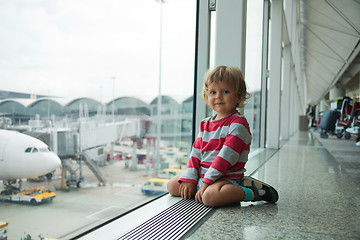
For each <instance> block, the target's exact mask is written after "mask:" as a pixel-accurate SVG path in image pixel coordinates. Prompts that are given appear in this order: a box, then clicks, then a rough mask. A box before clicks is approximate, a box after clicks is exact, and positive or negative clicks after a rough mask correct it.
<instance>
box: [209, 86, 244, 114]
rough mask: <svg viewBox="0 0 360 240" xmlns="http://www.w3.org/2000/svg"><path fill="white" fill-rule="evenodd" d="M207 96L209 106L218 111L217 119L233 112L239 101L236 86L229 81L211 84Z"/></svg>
mask: <svg viewBox="0 0 360 240" xmlns="http://www.w3.org/2000/svg"><path fill="white" fill-rule="evenodd" d="M207 98H208V104H209V106H210V107H211V108H212V109H213V110H214V111H215V112H217V115H216V118H215V120H217V119H221V118H224V117H226V116H227V115H229V114H231V113H233V112H234V111H235V110H236V106H237V104H238V103H239V99H238V98H237V96H236V91H235V86H234V85H233V84H231V83H228V82H219V83H211V84H209V86H208V92H207Z"/></svg>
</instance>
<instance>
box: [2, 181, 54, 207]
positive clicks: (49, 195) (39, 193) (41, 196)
mask: <svg viewBox="0 0 360 240" xmlns="http://www.w3.org/2000/svg"><path fill="white" fill-rule="evenodd" d="M54 198H55V193H54V192H51V191H49V190H46V189H45V187H43V186H41V187H36V188H30V189H26V190H23V191H20V192H18V193H13V194H8V195H4V194H2V195H0V200H1V201H7V202H20V203H30V204H33V205H35V204H38V203H44V202H50V201H51V200H53V199H54Z"/></svg>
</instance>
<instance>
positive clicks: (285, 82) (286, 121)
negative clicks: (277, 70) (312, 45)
mask: <svg viewBox="0 0 360 240" xmlns="http://www.w3.org/2000/svg"><path fill="white" fill-rule="evenodd" d="M290 51H291V49H290V44H288V45H286V46H285V47H284V52H283V55H284V59H283V69H282V73H283V75H282V91H281V130H280V133H281V139H282V140H288V139H289V128H290V127H289V125H290V78H291V52H290Z"/></svg>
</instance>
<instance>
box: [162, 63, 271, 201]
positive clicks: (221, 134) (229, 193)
mask: <svg viewBox="0 0 360 240" xmlns="http://www.w3.org/2000/svg"><path fill="white" fill-rule="evenodd" d="M249 96H250V94H249V93H248V92H247V90H246V84H245V81H244V78H243V75H242V73H241V71H240V69H238V68H235V67H229V66H218V67H215V68H214V69H213V70H212V71H210V72H209V73H208V74H207V76H206V78H205V82H204V89H203V100H204V101H205V102H206V104H208V105H209V106H210V107H211V108H212V109H213V110H214V111H215V112H216V114H215V115H214V116H211V117H208V118H205V119H204V120H202V121H201V123H200V132H199V135H198V137H197V139H196V140H195V142H194V144H193V149H192V152H191V154H190V158H189V162H188V164H187V167H186V169H185V171H184V172H183V174H182V175H181V176H177V177H174V178H172V179H171V180H170V181H169V183H168V186H167V188H168V191H169V193H170V194H171V195H172V196H178V197H180V196H181V197H182V198H184V199H189V198H193V197H195V200H196V201H197V202H203V203H204V204H205V205H207V206H213V207H218V206H223V205H227V204H231V203H235V202H240V201H259V200H265V201H268V202H273V203H274V202H276V201H277V200H278V194H277V192H276V190H275V189H274V188H272V187H271V186H269V185H267V184H265V183H262V182H260V181H258V180H256V179H254V178H250V177H244V172H245V168H244V167H245V163H246V162H247V160H248V154H249V151H250V143H251V139H252V137H251V133H250V130H249V125H248V122H247V121H246V119H245V117H244V116H242V115H241V114H240V113H239V112H238V111H237V108H242V107H243V106H244V103H245V100H246V99H247V98H249Z"/></svg>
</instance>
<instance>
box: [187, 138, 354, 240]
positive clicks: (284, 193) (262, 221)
mask: <svg viewBox="0 0 360 240" xmlns="http://www.w3.org/2000/svg"><path fill="white" fill-rule="evenodd" d="M340 141H341V140H340ZM354 148H356V147H355V145H354ZM358 148H359V150H360V147H358ZM359 156H360V154H359ZM358 161H359V162H360V157H359V160H358ZM250 165H251V164H249V166H250ZM339 167H340V168H341V166H340V165H339V163H338V162H337V161H336V159H335V158H334V157H333V155H331V154H330V153H329V151H327V150H326V148H325V147H324V146H323V145H322V144H321V143H320V142H319V141H318V140H317V139H316V138H314V137H313V135H312V134H310V133H307V132H300V133H298V134H296V135H295V136H294V137H292V138H291V139H290V140H289V141H288V142H286V143H285V144H284V145H283V146H282V148H281V149H280V150H279V151H278V152H276V153H275V154H273V155H272V156H271V158H270V159H269V161H267V162H266V163H264V164H263V165H259V168H257V169H256V170H255V172H253V171H252V172H253V175H252V176H253V177H255V178H258V179H259V180H262V181H265V182H267V183H269V184H271V185H273V186H274V187H275V188H276V189H277V190H278V192H279V196H280V197H279V201H278V202H277V203H276V204H267V203H264V202H257V203H241V205H233V206H228V207H223V208H218V209H216V211H215V212H214V213H213V215H211V216H210V217H209V219H208V220H207V221H205V222H204V223H203V224H202V225H201V226H199V227H198V228H197V229H195V231H194V232H192V233H191V234H189V235H187V239H360V186H359V184H358V183H356V179H354V178H353V177H352V176H351V175H350V174H349V171H341V169H339ZM350 170H351V169H350ZM355 170H356V169H355ZM350 172H351V171H350Z"/></svg>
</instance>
